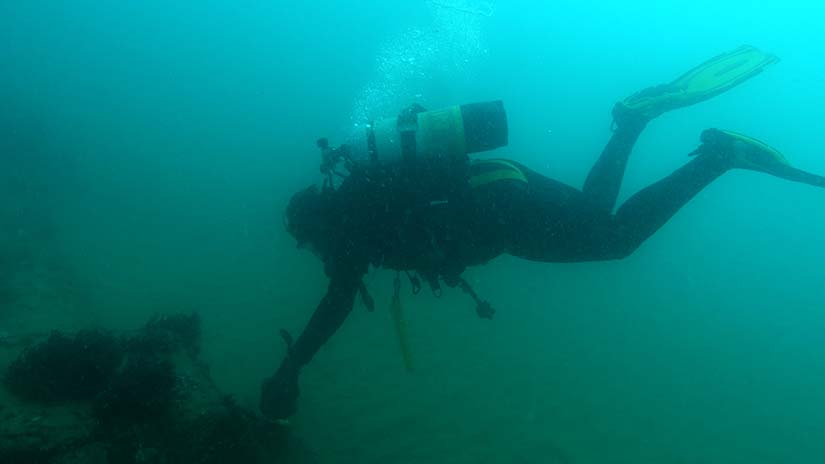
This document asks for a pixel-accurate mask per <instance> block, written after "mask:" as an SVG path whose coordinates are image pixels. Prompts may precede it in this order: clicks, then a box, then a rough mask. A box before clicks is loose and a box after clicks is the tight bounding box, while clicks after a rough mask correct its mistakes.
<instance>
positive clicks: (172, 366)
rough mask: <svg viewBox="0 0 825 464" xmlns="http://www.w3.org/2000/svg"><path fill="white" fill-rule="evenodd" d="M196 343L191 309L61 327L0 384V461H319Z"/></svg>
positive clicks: (17, 362) (30, 351)
mask: <svg viewBox="0 0 825 464" xmlns="http://www.w3.org/2000/svg"><path fill="white" fill-rule="evenodd" d="M84 342H94V343H84ZM199 345H200V321H199V319H198V318H197V316H195V315H192V316H169V317H156V318H154V319H152V320H151V321H150V322H149V323H148V324H147V325H146V326H144V328H142V329H140V330H138V331H136V332H134V333H132V334H130V335H129V336H122V337H115V336H113V335H111V334H108V333H106V332H95V331H84V332H79V333H78V334H76V335H74V336H68V335H65V334H60V333H54V334H52V335H51V336H50V337H49V338H48V339H47V340H45V341H43V342H41V343H40V344H37V345H35V346H32V347H30V348H28V349H26V350H24V352H23V353H22V354H21V355H20V356H19V357H18V358H17V359H16V360H15V361H14V362H12V363H11V365H10V366H9V368H8V369H7V370H6V373H5V375H4V379H5V382H4V386H5V387H6V388H5V391H2V390H0V405H4V406H0V462H3V463H5V462H9V463H12V462H13V463H19V464H27V463H35V464H40V463H60V464H69V463H81V462H82V463H111V464H133V463H134V464H137V463H151V464H161V463H164V464H166V463H168V464H172V463H185V462H197V463H203V464H211V463H216V464H217V463H225V462H240V463H258V462H260V463H264V462H265V463H278V462H284V463H305V462H313V459H312V455H311V453H308V452H307V451H306V449H305V448H304V447H303V446H302V445H301V444H300V442H299V441H298V440H296V439H295V438H294V437H292V436H290V434H289V433H288V430H287V429H286V428H284V427H283V426H281V425H279V424H274V423H271V422H269V421H267V420H265V419H264V418H262V417H261V416H259V415H258V414H256V413H255V412H253V411H250V410H248V409H245V408H243V407H241V406H239V405H238V404H237V403H236V402H235V401H234V400H233V399H232V398H231V397H230V396H227V395H225V394H223V393H222V392H221V391H220V390H219V389H218V388H217V387H216V386H215V384H214V382H213V381H212V378H211V377H210V375H209V368H208V366H207V365H206V364H205V363H203V362H202V361H201V360H200V359H199V358H198V355H197V353H198V352H199ZM61 363H62V364H63V365H61ZM92 366H94V367H95V369H92V368H91V367H92ZM80 373H87V374H83V375H88V378H87V379H81V375H80ZM89 373H91V374H89ZM72 374H74V375H72ZM71 379H74V381H75V382H76V384H72V382H71V381H70V380H71ZM29 388H31V389H33V390H32V391H33V392H34V393H32V391H28V390H26V389H29ZM9 393H11V394H13V396H12V395H10V394H9ZM7 398H8V399H7Z"/></svg>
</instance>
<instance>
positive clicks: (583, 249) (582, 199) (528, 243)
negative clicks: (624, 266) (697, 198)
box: [262, 123, 729, 417]
mask: <svg viewBox="0 0 825 464" xmlns="http://www.w3.org/2000/svg"><path fill="white" fill-rule="evenodd" d="M644 126H645V123H638V124H635V125H634V124H626V125H624V126H622V127H619V128H617V130H616V131H615V132H614V134H613V136H612V138H611V139H610V141H609V143H608V144H607V146H606V147H605V149H604V151H603V153H602V154H601V157H600V158H599V160H598V161H597V162H596V164H595V166H594V167H593V169H592V170H591V171H590V174H589V175H588V177H587V180H586V182H585V185H584V188H583V190H578V189H575V188H573V187H570V186H568V185H565V184H563V183H561V182H558V181H555V180H552V179H549V178H547V177H545V176H542V175H541V174H538V173H536V172H535V171H532V170H530V169H529V168H527V167H526V166H523V165H521V164H518V163H515V162H512V161H509V163H511V164H512V165H515V166H517V167H518V168H519V169H520V170H521V172H522V173H523V174H524V177H525V178H526V180H527V182H526V183H525V182H516V181H507V180H505V181H499V182H492V183H489V184H487V185H484V186H481V187H478V188H473V189H462V188H457V189H454V190H449V191H447V192H445V193H444V194H443V195H442V196H443V197H444V198H436V200H437V201H435V202H433V201H432V200H433V199H432V198H430V199H427V202H426V203H425V204H423V206H422V207H421V208H418V207H416V206H415V204H414V203H413V204H412V205H413V206H410V204H407V205H406V206H401V207H399V205H403V204H404V200H403V199H401V200H399V199H398V197H397V196H396V195H394V194H393V192H392V191H390V190H387V189H389V188H390V187H388V186H387V184H383V183H380V182H374V181H365V180H364V179H361V180H357V179H353V180H351V181H348V182H345V183H344V185H342V186H341V188H340V189H339V190H338V191H337V192H336V196H337V198H336V200H335V202H336V207H335V210H336V211H337V217H338V218H339V219H337V221H336V225H335V227H332V228H331V229H330V233H331V234H333V235H334V240H333V241H332V245H330V247H329V248H328V249H326V250H323V255H324V261H325V269H326V273H327V275H328V276H329V278H330V282H329V287H328V289H327V293H326V295H325V296H324V298H323V299H322V300H321V303H320V305H319V306H318V307H317V309H316V310H315V312H314V314H313V315H312V318H311V319H310V321H309V324H308V325H307V327H306V328H305V330H304V332H303V333H302V334H301V335H300V336H299V337H298V339H297V340H296V341H295V343H294V344H293V345H292V347H291V349H290V352H289V354H288V355H287V358H286V359H285V360H284V363H283V364H282V366H281V368H280V369H279V371H278V373H276V375H275V376H274V377H273V378H270V379H269V380H268V381H267V382H266V383H265V384H264V395H263V396H262V410H263V411H264V412H265V413H268V414H269V415H272V416H276V417H278V416H287V415H290V414H291V413H292V412H294V398H295V397H297V374H298V372H299V370H300V368H301V367H302V366H304V365H306V364H307V363H308V362H309V361H310V360H311V359H312V357H313V356H314V355H315V353H316V352H317V351H318V349H319V348H320V347H321V346H322V345H323V344H324V343H325V342H326V341H327V340H328V339H329V337H330V336H332V334H333V333H335V331H336V330H337V329H338V327H339V326H340V325H341V324H342V323H343V322H344V320H345V319H346V317H347V315H348V314H349V313H350V311H351V310H352V308H353V303H354V300H355V298H356V296H357V293H358V291H359V286H360V285H361V278H362V276H363V275H364V274H365V273H366V272H367V269H368V267H369V265H370V264H373V265H377V266H380V267H385V268H395V269H403V268H406V269H412V270H416V271H419V272H421V271H424V272H430V271H431V272H433V273H436V274H439V275H443V276H454V275H458V274H460V273H461V271H463V270H464V268H465V267H466V266H473V265H478V264H483V263H485V262H487V261H489V260H490V259H492V258H494V257H496V256H498V255H500V254H502V253H509V254H511V255H514V256H517V257H520V258H524V259H528V260H534V261H543V262H580V261H595V260H612V259H620V258H623V257H625V256H628V255H629V254H630V253H632V252H633V251H634V250H635V249H636V248H637V247H638V246H639V245H640V244H641V243H642V242H644V241H645V240H646V239H647V238H648V237H650V236H651V235H652V234H653V233H654V232H655V231H656V230H658V229H659V228H660V227H661V226H662V225H663V224H665V223H666V222H667V221H668V220H669V219H670V218H671V217H672V216H673V215H674V214H675V213H676V212H677V211H678V210H679V209H680V208H681V207H682V206H683V205H685V204H686V203H687V202H688V201H689V200H690V199H691V198H693V196H694V195H696V194H697V193H698V192H699V191H700V190H702V189H703V188H704V187H705V186H707V185H708V184H709V183H711V182H712V181H713V180H714V179H716V178H717V177H719V176H720V175H721V174H723V173H724V172H725V171H726V170H727V169H728V168H729V166H728V163H727V162H726V161H725V159H724V157H720V156H713V155H700V156H697V157H695V158H693V159H692V160H691V161H690V162H689V163H688V164H686V165H685V166H683V167H682V168H680V169H678V170H676V171H675V172H673V173H672V174H671V175H669V176H668V177H666V178H664V179H662V180H660V181H658V182H656V183H654V184H653V185H650V186H648V187H647V188H645V189H643V190H642V191H640V192H638V193H637V194H635V195H634V196H632V197H631V198H629V199H628V200H627V201H626V202H625V203H624V204H623V205H621V207H619V208H618V210H616V211H615V213H614V212H613V210H614V207H615V203H616V200H617V197H618V193H619V188H620V185H621V182H622V177H623V176H624V172H625V167H626V165H627V160H628V157H629V155H630V152H631V150H632V148H633V145H634V144H635V142H636V140H637V138H638V136H639V134H640V133H641V132H642V130H643V129H644ZM469 175H472V172H470V173H469ZM428 267H429V269H427V268H428ZM273 392H275V393H273ZM268 393H269V395H268ZM267 396H269V399H267ZM290 400H291V403H290ZM279 401H281V402H284V401H286V403H288V404H286V403H285V404H281V403H279Z"/></svg>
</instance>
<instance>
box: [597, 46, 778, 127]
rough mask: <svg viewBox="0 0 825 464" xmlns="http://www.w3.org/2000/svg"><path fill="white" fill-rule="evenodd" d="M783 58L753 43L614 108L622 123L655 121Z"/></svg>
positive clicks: (709, 61)
mask: <svg viewBox="0 0 825 464" xmlns="http://www.w3.org/2000/svg"><path fill="white" fill-rule="evenodd" d="M778 61H779V58H777V57H776V56H774V55H771V54H769V53H764V52H762V51H760V50H759V49H757V48H755V47H751V46H750V45H742V46H741V47H739V48H737V49H735V50H732V51H730V52H727V53H723V54H721V55H718V56H715V57H713V58H711V59H709V60H707V61H705V62H704V63H702V64H700V65H699V66H696V67H695V68H693V69H691V70H690V71H688V72H686V73H684V74H682V75H681V76H680V77H679V78H678V79H676V80H674V81H673V82H671V83H669V84H664V85H658V86H655V87H650V88H647V89H644V90H642V91H641V92H637V93H635V94H633V95H631V96H630V97H628V98H625V99H624V100H622V101H621V102H619V103H617V104H616V106H615V107H614V109H613V118H614V119H615V121H616V123H617V124H618V125H620V126H621V124H622V122H623V121H625V120H627V119H628V118H632V117H636V118H642V119H644V120H651V119H653V118H655V117H656V116H659V115H660V114H662V113H665V112H667V111H670V110H674V109H676V108H682V107H685V106H690V105H693V104H696V103H699V102H702V101H705V100H708V99H710V98H712V97H715V96H716V95H719V94H720V93H722V92H725V91H727V90H730V89H731V88H733V87H735V86H737V85H739V84H741V83H743V82H745V81H746V80H748V79H750V78H751V77H753V76H755V75H757V74H759V73H760V72H762V70H764V69H765V68H766V67H767V66H769V65H771V64H774V63H776V62H778Z"/></svg>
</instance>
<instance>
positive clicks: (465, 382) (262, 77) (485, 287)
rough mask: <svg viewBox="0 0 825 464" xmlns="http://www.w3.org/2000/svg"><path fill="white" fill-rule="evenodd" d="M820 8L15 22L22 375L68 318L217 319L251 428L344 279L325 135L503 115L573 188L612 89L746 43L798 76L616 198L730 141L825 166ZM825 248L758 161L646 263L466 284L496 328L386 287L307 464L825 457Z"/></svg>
mask: <svg viewBox="0 0 825 464" xmlns="http://www.w3.org/2000/svg"><path fill="white" fill-rule="evenodd" d="M823 20H825V8H823V7H821V6H818V5H815V4H813V3H810V2H798V1H789V2H773V1H769V2H762V3H752V2H743V1H734V2H726V3H719V2H711V1H706V0H698V1H693V2H685V1H681V0H675V1H670V2H648V1H631V0H628V1H622V2H598V1H591V0H586V1H560V2H539V1H527V0H515V1H508V2H502V1H474V0H426V1H425V0H416V1H409V2H378V1H374V0H365V1H359V2H355V1H330V0H319V1H315V2H283V1H271V2H264V1H241V2H217V1H212V0H209V1H203V2H187V1H168V2H160V1H155V0H149V1H123V2H101V1H89V0H78V1H74V2H63V3H59V2H58V3H55V2H46V1H39V0H35V1H27V2H4V3H3V4H2V5H0V69H2V72H0V192H2V197H0V368H2V369H6V368H8V366H11V365H14V360H15V359H16V357H17V355H18V353H19V352H20V351H21V350H22V349H24V347H25V346H28V345H31V344H32V343H34V342H35V341H38V340H42V339H44V338H45V337H46V336H48V334H49V333H50V332H51V331H52V330H61V331H64V332H77V331H79V330H82V329H87V328H90V327H96V328H106V329H109V330H114V331H124V333H128V334H131V335H128V336H127V337H126V338H124V340H126V341H124V342H123V343H125V344H126V345H124V346H128V349H126V351H125V352H126V353H127V355H125V356H129V355H128V353H129V352H130V351H129V350H135V349H136V348H135V343H137V342H134V341H129V340H133V339H134V340H139V341H141V340H144V339H143V338H140V334H141V333H142V332H135V331H134V329H135V328H136V327H141V326H142V324H144V323H145V322H146V321H147V320H150V323H149V324H148V325H146V326H145V328H144V329H141V330H150V329H153V327H155V326H153V325H152V324H155V325H157V323H158V320H160V321H167V319H163V318H161V319H157V318H155V319H152V317H153V315H157V314H169V313H185V314H193V313H196V314H197V315H198V320H197V321H198V324H199V326H198V330H200V331H202V333H199V337H200V342H199V343H200V344H199V351H198V353H196V354H197V356H199V361H197V362H196V363H193V364H192V365H193V366H199V365H200V364H199V363H201V362H202V363H204V364H208V365H209V375H210V376H211V378H212V379H214V385H215V389H216V390H215V391H218V389H219V390H220V391H222V392H226V393H228V394H230V395H232V398H233V399H232V400H231V405H229V406H227V408H228V409H229V410H231V411H234V410H235V409H233V408H235V404H237V406H238V407H239V408H244V410H250V411H257V410H258V405H259V396H260V394H261V383H262V382H263V381H264V379H265V378H267V377H270V376H272V374H273V373H274V372H275V369H276V368H277V367H278V365H279V363H280V362H281V359H282V358H283V357H284V355H285V353H286V347H285V345H284V342H283V340H282V337H281V335H280V330H281V329H285V330H287V331H289V333H291V334H293V335H295V336H296V338H297V336H298V334H300V333H301V330H302V329H303V328H304V326H305V325H306V324H307V321H308V320H309V319H310V317H311V315H312V312H313V310H314V309H315V308H316V306H317V305H318V303H319V301H320V300H321V298H322V297H323V296H324V294H325V292H326V291H327V284H328V279H327V277H326V276H325V273H324V264H323V263H322V262H321V260H319V259H318V258H317V257H316V256H315V255H314V254H313V253H312V252H310V250H308V249H307V248H298V247H296V243H295V239H294V238H293V237H292V236H290V234H289V233H288V232H287V230H286V227H285V212H286V208H287V205H288V203H289V201H290V198H291V197H292V195H293V194H294V193H296V192H297V191H299V190H301V189H304V188H306V187H307V186H309V185H310V184H316V185H319V186H320V185H321V183H322V182H323V180H324V177H323V175H322V174H321V173H320V172H319V166H320V164H321V153H320V152H319V150H318V147H317V146H316V140H317V139H319V138H321V137H326V138H328V140H329V142H330V144H331V145H335V146H337V145H338V144H341V143H344V142H346V141H349V140H353V138H354V137H355V138H357V137H358V136H359V135H360V134H364V133H365V131H366V130H367V129H368V128H370V127H372V126H371V124H372V123H373V122H374V121H378V120H382V119H388V118H395V117H396V116H397V115H398V113H399V111H401V110H402V109H404V108H407V107H409V106H410V105H412V104H414V103H417V104H420V105H422V106H423V107H425V108H427V109H439V108H447V107H450V106H451V105H462V104H469V103H475V102H486V101H495V100H501V101H503V104H504V107H505V108H506V114H507V127H508V129H509V140H508V141H509V143H507V144H506V146H504V147H501V148H497V149H495V150H491V151H484V152H480V153H477V154H473V155H471V156H472V157H473V158H476V159H485V160H489V159H497V158H506V159H510V160H514V161H517V162H518V163H521V164H523V165H525V166H527V167H529V168H530V169H532V170H533V171H535V172H537V173H539V174H541V175H543V176H547V177H550V178H553V179H556V180H558V181H560V182H564V183H566V184H569V185H571V186H574V187H575V188H577V189H578V188H581V186H582V185H583V183H584V181H585V178H586V177H587V175H588V172H589V171H590V169H591V167H592V166H593V164H594V163H595V162H596V160H597V159H598V157H599V154H600V153H601V151H602V149H603V148H604V146H605V144H606V143H607V142H608V140H609V139H610V137H611V135H612V132H611V122H613V117H612V115H611V110H612V109H613V106H614V104H615V103H616V102H617V101H620V100H622V99H625V98H626V97H629V96H630V95H632V94H634V93H635V92H637V91H639V90H642V89H644V88H648V87H650V86H654V85H657V84H663V83H667V82H670V81H672V80H673V79H675V78H677V77H678V76H680V75H682V74H683V73H684V72H685V71H687V70H689V69H691V68H692V67H694V66H696V65H698V64H699V63H702V62H704V61H705V60H707V59H709V58H712V57H714V56H717V55H719V54H722V53H725V52H729V51H731V50H735V49H737V47H739V46H741V45H745V44H747V45H751V46H754V47H756V48H758V49H759V50H762V51H764V52H766V53H769V54H770V55H771V56H776V57H778V61H777V62H775V63H771V64H770V65H769V66H766V67H765V69H764V70H762V72H760V73H758V75H755V76H753V77H752V78H750V79H748V80H747V81H746V82H742V83H741V84H740V85H737V86H735V87H733V88H731V89H729V90H726V91H725V92H724V93H721V94H719V95H715V96H714V97H713V98H711V99H708V100H706V101H702V102H700V103H697V104H695V105H691V106H687V107H684V108H679V109H678V110H674V111H669V112H667V113H665V114H663V115H661V116H660V117H657V118H656V119H655V120H653V121H651V122H650V123H649V124H648V125H647V127H646V128H645V130H644V132H643V133H642V135H641V136H640V137H639V139H638V141H637V142H636V145H635V147H634V149H633V154H632V156H631V157H630V159H629V162H628V165H627V170H626V175H625V177H624V182H623V183H622V186H621V190H620V192H619V200H618V202H619V204H621V203H622V202H623V201H625V200H627V199H628V198H630V197H631V196H632V195H633V194H635V193H636V192H638V191H639V190H641V189H643V188H644V187H646V186H648V185H649V184H651V183H653V182H655V181H657V180H659V179H661V178H663V177H665V176H667V175H669V174H671V172H673V171H674V170H676V169H678V168H680V167H681V166H683V165H685V164H686V163H688V162H689V161H691V160H692V159H695V158H691V157H688V156H687V155H688V154H689V153H691V152H692V151H693V150H695V149H696V148H697V146H699V144H700V134H701V133H702V131H704V130H705V129H708V128H719V129H726V130H730V131H735V132H736V133H743V134H747V135H749V136H752V137H755V138H757V139H759V140H762V141H764V142H765V143H767V144H769V145H770V146H772V147H775V148H776V149H777V150H779V151H781V152H782V154H783V155H784V157H785V159H787V161H788V162H789V163H790V164H791V165H793V166H795V167H797V168H800V169H804V170H805V171H810V172H813V173H818V174H825V135H823V134H825V118H823V117H822V116H823V114H822V111H823V110H822V109H823V108H825V62H823V58H822V54H821V45H820V44H821V43H822V37H821V24H822V23H823ZM823 236H825V190H823V189H820V188H815V187H812V186H810V185H805V184H802V183H795V182H789V181H787V180H784V179H780V178H777V177H775V176H770V175H767V174H765V173H762V172H754V171H751V170H744V169H742V170H731V171H730V172H726V173H725V174H724V175H722V176H721V177H720V178H719V179H717V180H715V181H714V182H713V183H712V184H711V185H709V186H708V187H707V188H705V189H703V190H702V191H701V192H699V193H698V194H697V195H696V197H694V198H693V199H692V200H691V201H690V202H689V203H687V204H686V205H685V206H684V207H683V208H681V209H680V210H679V212H678V213H677V214H676V215H675V216H674V217H673V218H672V219H670V220H669V221H668V222H667V223H666V224H665V225H664V226H663V227H662V228H661V229H659V230H658V231H657V232H656V233H655V234H654V235H653V236H652V237H650V238H649V239H648V240H646V241H645V242H644V243H643V244H642V245H641V246H640V247H639V248H638V249H637V250H636V251H635V252H633V253H632V254H631V255H630V256H628V257H626V258H624V259H620V260H608V261H595V262H579V263H576V262H573V263H540V262H533V261H527V260H521V259H518V258H515V257H513V256H509V255H503V256H499V257H496V258H495V259H493V260H491V261H490V262H489V263H487V264H486V265H483V266H474V267H470V268H469V269H468V270H467V272H465V273H464V278H465V279H466V281H467V282H468V283H469V284H471V285H472V287H473V289H474V290H475V291H477V292H478V294H479V295H482V296H483V298H484V299H485V300H486V301H489V302H490V303H491V304H492V305H493V306H495V309H496V313H495V317H494V318H493V319H492V320H487V319H484V318H479V317H478V316H477V314H476V311H475V308H476V305H475V303H473V300H472V299H470V298H469V297H468V296H467V295H465V294H464V292H462V291H460V290H459V289H458V288H447V287H445V288H444V289H443V295H441V296H440V297H438V298H436V297H435V296H433V294H432V293H433V292H431V291H430V288H429V286H428V285H426V283H425V284H424V286H423V287H424V288H423V290H422V291H421V292H420V294H418V295H415V296H413V295H412V293H411V288H410V281H409V279H408V278H407V277H406V276H404V274H403V273H402V274H401V276H402V279H401V290H400V300H399V301H396V303H399V304H403V315H401V314H400V313H399V312H397V310H398V308H399V307H400V306H399V305H396V304H394V295H393V294H394V291H393V289H394V281H395V278H396V273H395V272H392V271H389V270H384V269H375V268H371V269H370V271H369V272H368V273H367V275H366V276H365V277H364V279H363V280H364V283H365V285H366V287H367V288H368V289H369V293H370V295H371V296H372V299H373V301H374V306H375V308H374V309H375V310H374V311H368V310H367V308H366V306H367V305H366V304H365V303H364V302H362V301H361V300H360V299H357V300H356V303H355V307H354V310H353V311H352V313H351V314H350V315H349V316H348V318H347V320H346V322H345V323H344V324H343V326H342V327H341V328H340V330H338V331H337V332H336V333H335V335H334V336H333V337H332V338H331V339H330V341H329V342H328V343H326V344H325V345H324V346H323V347H322V348H321V350H320V351H319V352H318V353H317V355H315V356H314V358H313V359H312V362H311V363H309V364H308V365H307V366H306V367H304V369H303V371H302V373H301V377H300V389H301V396H300V398H299V399H298V402H297V407H298V409H297V413H296V414H295V415H294V416H293V417H291V418H290V424H289V431H290V432H289V433H290V434H292V435H294V436H297V437H300V440H301V442H302V443H303V445H305V446H306V447H307V448H309V449H311V450H312V452H311V453H309V454H311V457H307V458H306V461H301V460H299V461H298V462H321V463H379V462H380V463H385V462H393V463H419V462H432V463H436V462H444V463H502V462H508V463H553V464H576V463H617V464H619V463H628V464H629V463H638V462H657V463H674V464H690V463H738V462H742V463H744V462H748V463H778V462H786V463H818V462H823V460H825V423H823V421H822V417H823V414H825V345H823V342H822V334H823V333H825V290H824V289H823V287H822V282H824V281H825V266H823V263H825V242H823V240H822V237H823ZM401 317H403V319H404V320H403V321H401V320H400V318H401ZM169 320H173V321H174V320H177V319H174V318H171V319H169ZM180 320H185V319H180ZM135 333H137V334H138V335H134V334H135ZM152 334H154V332H152ZM86 335H88V333H86ZM399 336H400V337H399ZM78 337H80V335H78ZM129 337H132V338H129ZM159 337H160V336H159ZM164 337H165V336H164ZM160 338H163V337H160ZM193 338H194V337H193ZM399 338H401V339H402V340H403V341H404V342H403V346H404V349H402V350H399ZM54 340H59V341H61V342H62V343H66V344H69V345H70V344H71V343H72V342H71V339H70V338H59V337H58V338H55V339H54ZM103 340H104V341H105V343H113V342H111V340H110V339H109V338H104V339H103ZM153 340H154V339H153ZM163 340H166V341H167V343H169V344H170V346H171V345H174V343H173V342H169V341H168V339H166V338H163ZM106 346H110V345H106ZM175 346H176V345H175ZM186 346H189V345H186ZM170 349H171V348H170ZM35 352H36V350H35V351H31V352H30V353H35ZM153 353H154V352H153ZM190 354H191V353H190ZM112 356H114V358H111V359H108V361H107V363H108V364H107V366H109V367H108V369H109V370H110V371H113V370H114V366H115V365H117V364H118V362H119V361H118V360H119V359H120V357H119V356H122V355H121V354H118V355H112ZM152 356H155V355H154V354H153V355H152ZM193 356H194V354H193ZM141 359H144V358H141ZM146 359H151V360H156V358H155V357H149V358H146ZM157 362H158V363H159V365H165V364H163V362H161V361H157ZM164 362H165V361H164ZM187 366H189V364H187ZM156 367H157V366H156ZM192 369H196V368H195V367H192ZM163 372H164V373H165V372H166V371H163ZM198 372H200V371H198ZM164 375H165V374H164ZM193 376H194V374H193ZM164 379H166V378H165V377H164ZM166 380H168V381H169V382H172V380H169V379H166ZM178 381H180V380H178ZM40 393H42V392H40ZM0 398H2V399H3V400H4V401H12V400H11V399H10V398H11V396H8V395H7V394H6V393H3V394H2V395H0ZM15 401H16V400H15ZM227 401H229V400H227ZM9 404H10V403H9ZM95 404H96V405H97V406H95V407H98V408H100V407H101V406H100V404H104V405H105V404H108V403H105V402H104V403H101V402H100V400H98V401H97V402H96V403H95ZM108 411H111V409H109V410H108ZM3 414H4V412H3V407H1V406H0V421H2V420H4V419H3V417H4V416H3ZM244 417H245V416H244ZM135 453H137V451H135ZM135 453H133V454H134V456H138V454H135ZM130 459H131V458H130ZM134 459H135V460H137V457H135V458H134ZM146 459H149V458H146ZM72 462H74V461H72ZM112 462H115V461H112ZM117 462H137V461H117ZM142 462H156V461H151V460H146V461H142ZM157 462H160V461H157ZM290 462H291V461H290Z"/></svg>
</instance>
